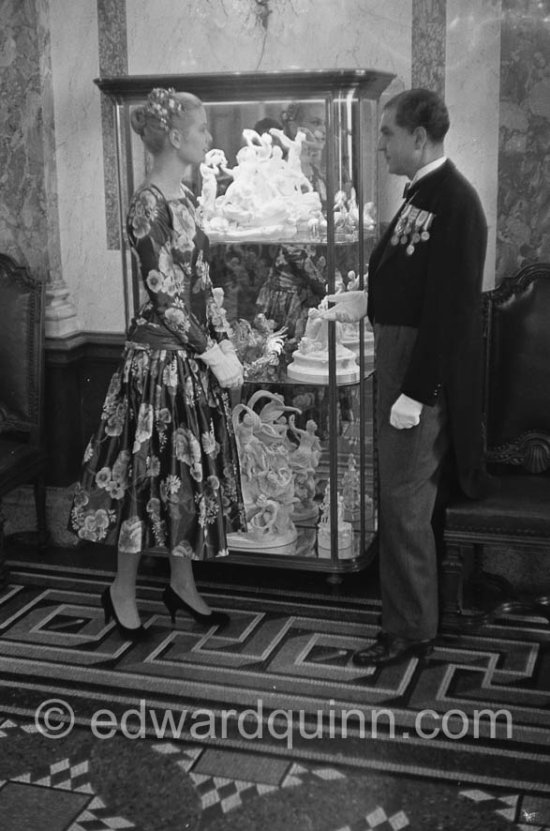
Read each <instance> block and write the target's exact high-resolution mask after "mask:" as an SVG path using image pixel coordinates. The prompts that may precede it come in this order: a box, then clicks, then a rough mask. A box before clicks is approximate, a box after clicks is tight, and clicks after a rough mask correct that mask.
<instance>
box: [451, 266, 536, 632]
mask: <svg viewBox="0 0 550 831" xmlns="http://www.w3.org/2000/svg"><path fill="white" fill-rule="evenodd" d="M484 313H485V338H486V341H485V343H486V353H485V354H486V365H485V425H486V441H487V448H486V455H487V465H488V469H489V472H490V473H491V474H492V475H493V477H494V483H495V488H494V492H493V491H491V495H490V496H488V497H487V498H485V499H481V500H479V501H476V500H469V499H466V498H457V499H452V500H451V501H450V503H449V504H448V506H447V509H446V513H445V529H444V539H445V547H446V553H445V556H444V558H443V562H442V567H441V571H442V620H441V630H442V632H445V631H447V632H453V631H455V632H456V631H462V630H464V629H467V628H469V627H472V626H473V627H477V626H479V625H480V624H483V623H484V622H486V621H489V620H491V619H493V618H494V617H496V616H498V615H499V614H501V613H503V612H514V613H521V614H523V613H525V614H532V615H539V616H543V617H546V618H547V619H548V620H549V622H550V598H549V597H546V596H539V597H534V596H533V597H529V598H527V597H524V596H522V595H520V594H519V593H518V592H517V591H515V590H514V588H513V586H512V585H511V584H510V583H509V582H508V581H507V580H505V579H504V578H502V577H498V576H496V575H491V574H488V573H486V572H484V571H483V549H484V547H485V546H499V547H502V548H503V549H504V548H505V547H506V546H508V547H513V548H514V549H518V550H519V549H520V548H521V550H522V551H525V552H526V553H527V552H529V551H532V552H534V551H536V550H538V551H541V552H545V553H547V554H548V555H549V556H550V264H539V265H531V266H527V267H526V268H523V269H522V270H521V271H520V272H519V273H518V274H517V275H516V276H515V277H511V278H508V279H506V280H504V281H503V282H502V283H501V284H500V285H499V286H498V288H496V289H494V290H493V291H490V292H486V294H485V295H484ZM468 549H470V550H473V558H471V561H472V562H473V568H472V575H471V579H470V580H469V582H468V588H469V591H468V595H469V596H470V597H471V598H472V601H473V604H472V606H470V607H469V608H465V604H464V600H463V567H464V561H465V555H466V553H467V550H468ZM549 566H550V562H549ZM549 572H550V568H549Z"/></svg>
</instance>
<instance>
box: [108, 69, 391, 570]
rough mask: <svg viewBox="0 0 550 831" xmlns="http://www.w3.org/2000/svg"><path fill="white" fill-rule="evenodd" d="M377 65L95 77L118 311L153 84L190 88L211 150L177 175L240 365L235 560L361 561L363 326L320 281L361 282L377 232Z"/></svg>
mask: <svg viewBox="0 0 550 831" xmlns="http://www.w3.org/2000/svg"><path fill="white" fill-rule="evenodd" d="M392 79H393V76H392V75H390V74H387V73H383V72H377V71H375V70H368V69H365V70H330V71H328V70H318V71H301V72H271V73H234V74H227V73H226V74H219V75H217V74H208V75H206V74H205V75H168V76H137V77H136V76H134V77H132V76H125V77H118V78H99V79H97V80H96V84H97V85H98V87H99V88H100V89H101V90H102V92H103V93H105V94H106V95H107V96H108V97H109V99H110V100H111V101H112V103H113V106H114V117H115V138H116V155H117V170H118V196H119V208H120V217H121V251H122V271H123V279H124V285H125V299H126V307H127V308H126V313H127V318H128V319H129V318H131V317H132V316H133V314H135V312H136V310H137V308H138V307H139V304H140V281H139V276H138V274H137V272H136V266H135V263H134V261H133V258H132V257H130V254H129V249H128V245H127V243H126V241H125V231H124V218H125V216H126V211H127V205H128V201H129V196H130V195H131V193H132V192H133V190H134V188H135V187H136V186H137V185H138V184H139V183H140V182H141V180H142V179H143V177H144V176H145V175H146V172H147V166H148V164H149V160H148V158H147V154H146V153H145V151H144V149H143V145H142V143H141V141H140V139H139V138H138V137H137V136H136V135H135V134H134V133H133V131H132V130H131V127H130V112H131V109H132V107H133V106H135V105H136V104H139V103H142V102H143V101H144V100H145V98H146V97H147V95H148V94H149V92H150V91H151V89H153V88H154V87H172V88H174V89H175V90H177V91H187V92H191V93H194V94H195V95H197V96H198V97H199V98H200V99H201V100H202V101H203V103H204V106H205V108H206V112H207V117H208V123H209V130H210V132H211V134H212V137H213V141H212V149H211V150H210V151H209V153H208V154H207V156H206V158H205V161H204V163H203V164H202V165H201V166H200V168H199V169H198V170H196V171H194V172H193V179H192V180H190V181H188V182H186V184H187V185H188V186H189V187H191V189H192V190H193V191H194V193H195V195H196V197H197V202H198V206H199V214H200V217H201V224H202V225H203V227H204V229H205V231H206V233H207V235H208V237H209V239H210V275H211V278H212V282H213V285H214V292H215V295H216V298H217V301H218V303H219V307H220V314H222V315H225V316H226V317H227V320H228V322H229V324H230V326H231V331H232V339H233V342H234V344H235V347H236V350H237V353H238V354H239V357H240V359H241V361H242V363H243V365H244V368H245V384H244V387H243V388H242V390H241V392H240V393H239V394H238V396H237V397H236V400H234V402H233V404H234V407H233V424H234V427H235V432H236V436H237V444H238V448H239V457H240V462H241V479H242V486H243V495H244V498H245V507H246V510H247V519H248V531H247V532H246V533H241V534H232V535H230V537H229V541H228V542H229V552H230V554H229V559H230V560H233V561H236V562H245V563H254V564H255V565H257V564H258V563H260V564H265V565H271V566H283V567H289V568H299V569H317V570H320V571H324V572H327V573H329V575H330V578H329V579H333V580H337V579H339V578H338V574H339V573H341V572H346V571H357V570H359V569H361V568H363V567H365V566H366V565H367V564H368V563H369V562H370V560H371V559H372V556H373V554H372V550H373V546H372V543H373V540H374V537H375V533H376V494H375V493H374V477H373V442H372V435H373V410H372V384H373V377H372V367H373V336H372V332H371V331H370V329H369V325H368V323H367V322H366V321H365V322H362V323H361V324H341V323H334V322H332V321H328V320H326V319H325V318H324V317H323V312H324V311H325V310H326V309H327V308H329V306H330V304H329V302H328V301H327V295H328V294H333V293H335V292H345V291H348V290H353V289H358V288H366V280H367V274H366V271H367V263H368V258H369V255H370V252H371V250H372V247H373V245H374V243H375V241H376V238H377V235H378V219H377V203H378V199H377V190H378V171H377V152H376V146H377V133H378V121H379V113H378V108H379V99H380V96H381V95H382V93H383V91H384V90H385V89H386V87H387V86H388V85H389V84H390V82H391V81H392Z"/></svg>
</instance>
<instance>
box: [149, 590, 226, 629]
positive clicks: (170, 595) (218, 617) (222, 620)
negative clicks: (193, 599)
mask: <svg viewBox="0 0 550 831" xmlns="http://www.w3.org/2000/svg"><path fill="white" fill-rule="evenodd" d="M162 600H163V602H164V605H165V606H166V608H167V609H168V611H169V612H170V617H171V618H172V625H174V624H175V622H176V612H177V610H178V609H182V610H183V611H184V612H187V613H188V614H190V615H191V617H192V618H194V619H195V620H196V621H197V623H203V624H204V625H205V626H217V627H218V628H219V629H223V627H224V626H227V624H228V623H229V622H230V620H231V618H230V617H229V615H226V614H225V612H210V614H208V615H204V614H203V613H202V612H197V610H196V609H194V608H193V607H192V606H190V605H189V603H186V602H185V600H182V598H181V597H180V596H179V594H177V592H175V591H174V589H173V588H172V586H166V588H165V589H164V591H163V593H162Z"/></svg>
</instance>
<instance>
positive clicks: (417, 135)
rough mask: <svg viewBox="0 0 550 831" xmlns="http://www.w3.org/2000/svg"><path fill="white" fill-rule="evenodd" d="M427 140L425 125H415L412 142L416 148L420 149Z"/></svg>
mask: <svg viewBox="0 0 550 831" xmlns="http://www.w3.org/2000/svg"><path fill="white" fill-rule="evenodd" d="M427 141H428V134H427V132H426V128H425V127H415V129H414V144H415V148H416V149H417V150H422V149H423V148H424V147H425V145H426V142H427Z"/></svg>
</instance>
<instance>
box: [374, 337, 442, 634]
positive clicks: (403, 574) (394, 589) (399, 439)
mask: <svg viewBox="0 0 550 831" xmlns="http://www.w3.org/2000/svg"><path fill="white" fill-rule="evenodd" d="M374 331H375V350H376V352H375V367H376V381H377V398H376V421H377V449H378V476H379V528H378V532H379V561H380V585H381V594H382V629H383V631H385V632H388V633H390V634H392V635H397V636H399V637H404V638H410V639H412V640H424V639H425V638H433V637H435V635H436V633H437V628H438V618H439V598H438V569H437V555H436V545H435V538H434V533H433V530H432V524H431V520H432V514H433V510H434V505H435V499H436V496H437V488H438V481H439V475H440V471H441V467H442V463H443V459H444V457H445V455H446V453H447V449H448V445H449V439H448V432H447V417H446V407H445V402H444V400H441V401H438V402H437V403H436V405H435V406H434V407H428V406H426V405H425V406H424V407H423V409H422V414H421V416H420V424H419V425H417V426H416V427H412V428H410V429H406V430H397V429H396V428H395V427H392V426H391V425H390V423H389V418H390V410H391V408H392V405H393V404H394V403H395V401H396V400H397V398H398V397H399V395H400V392H401V384H402V382H403V378H404V375H405V372H406V369H407V366H408V363H409V357H410V353H411V350H412V347H413V345H414V342H415V339H416V334H417V330H416V329H413V328H411V327H408V326H388V325H380V324H378V325H376V326H375V330H374ZM442 399H443V396H442Z"/></svg>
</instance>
